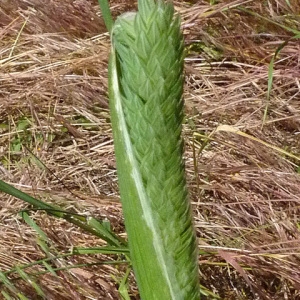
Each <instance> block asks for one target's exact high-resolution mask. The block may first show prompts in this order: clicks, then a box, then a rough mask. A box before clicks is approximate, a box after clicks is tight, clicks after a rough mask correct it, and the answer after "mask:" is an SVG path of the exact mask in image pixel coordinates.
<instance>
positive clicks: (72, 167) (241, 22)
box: [0, 0, 300, 299]
mask: <svg viewBox="0 0 300 300" xmlns="http://www.w3.org/2000/svg"><path fill="white" fill-rule="evenodd" d="M191 2H195V4H187V3H183V2H179V1H175V5H176V9H177V10H178V11H179V13H180V14H181V15H182V18H183V28H184V33H185V38H186V46H187V59H186V89H185V99H186V108H187V117H186V122H185V125H184V136H185V140H186V145H187V146H186V165H187V177H188V180H189V186H190V191H191V200H192V202H193V205H194V212H195V224H196V227H197V232H198V236H199V238H200V245H199V247H200V251H201V256H200V263H201V268H200V272H201V284H202V285H204V286H206V287H207V288H208V289H209V290H211V291H213V292H215V293H216V294H218V295H219V296H220V297H221V299H297V297H299V289H300V272H299V269H298V265H299V252H300V251H299V250H300V249H299V238H300V236H299V227H298V219H297V218H298V215H299V195H300V184H299V183H300V179H299V174H298V173H297V171H299V170H298V169H297V165H299V161H297V160H295V159H290V158H289V157H286V156H284V155H282V153H279V152H278V151H275V150H274V149H272V148H270V147H267V146H264V145H262V144H260V143H259V142H256V141H253V140H250V139H247V138H245V137H242V136H239V135H237V134H233V133H229V132H224V131H220V132H217V133H214V134H213V135H211V136H210V138H211V139H210V140H209V141H208V143H207V145H206V146H205V147H203V148H204V149H202V145H203V143H204V142H207V137H208V136H209V135H210V134H211V133H212V132H214V130H216V128H217V127H218V126H219V125H221V124H227V125H232V126H235V127H237V128H239V129H240V130H241V131H243V132H246V133H248V134H250V135H251V136H254V137H256V138H257V139H260V140H263V141H265V142H267V143H269V144H271V145H275V146H278V147H280V148H284V149H285V150H287V151H288V152H290V153H293V154H295V155H298V156H299V155H300V151H299V146H300V140H299V134H300V133H299V128H300V126H299V123H300V116H299V112H300V106H299V99H300V84H299V77H300V74H299V73H300V71H299V70H300V68H299V51H300V50H299V42H298V40H296V39H291V37H292V36H293V33H291V32H290V31H288V30H286V29H284V28H282V27H280V26H279V25H276V24H275V23H270V22H268V21H266V19H262V18H259V17H257V16H256V17H255V16H254V15H251V14H249V13H248V12H247V11H245V10H239V8H238V7H239V6H240V5H242V6H243V7H244V8H247V9H248V10H249V11H251V12H255V13H257V14H259V15H261V16H263V17H265V18H267V19H268V20H272V21H274V22H277V23H280V24H282V25H285V26H287V27H288V28H294V29H295V28H297V26H298V28H299V20H297V19H295V18H293V14H294V12H296V11H299V10H300V5H299V4H298V1H297V0H294V1H290V3H291V7H289V6H288V4H287V1H283V0H280V1H279V0H272V1H271V0H270V1H268V3H267V4H268V5H266V6H263V5H261V4H258V2H257V1H223V2H221V3H219V4H217V5H215V6H210V5H209V4H208V3H207V1H190V3H191ZM112 7H113V12H114V15H118V14H119V13H121V12H124V11H126V10H129V9H133V8H134V3H133V1H132V2H130V1H112ZM228 7H230V9H227V8H228ZM283 15H286V17H285V18H283V17H282V16H283ZM0 25H1V30H0V45H1V47H0V49H1V50H0V82H1V90H0V96H1V102H0V120H1V122H0V123H1V132H0V139H1V143H0V145H1V146H0V147H1V148H0V149H1V172H2V174H1V179H3V180H5V181H7V182H9V183H12V184H14V185H15V186H16V187H17V188H20V189H22V190H24V191H26V192H28V193H31V194H32V195H34V196H36V197H38V198H41V199H43V200H45V201H49V202H55V203H57V204H60V205H62V206H63V207H64V208H68V209H70V210H72V211H74V212H78V213H85V214H92V215H94V216H96V217H100V218H107V219H109V220H110V221H111V223H112V227H113V228H114V229H115V230H116V231H117V232H119V233H121V234H124V226H123V222H122V214H121V206H120V204H119V202H118V189H117V183H116V180H117V178H116V172H115V162H114V153H113V144H112V134H111V128H110V123H109V110H108V102H107V61H108V52H109V37H108V35H107V34H106V32H105V29H104V25H103V21H102V19H101V14H100V13H99V10H98V5H97V2H96V1H84V3H83V1H71V0H68V1H64V3H62V2H61V1H51V2H49V3H48V4H47V5H44V4H43V2H42V1H40V0H34V1H30V2H28V1H27V2H22V1H19V0H13V1H2V3H1V5H0ZM285 41H288V43H287V44H286V45H285V47H283V48H282V50H281V52H280V55H279V56H278V57H277V59H276V60H275V66H274V73H273V76H274V82H273V86H272V90H271V96H270V101H269V102H268V101H267V87H268V67H269V63H270V61H271V59H272V56H273V55H274V53H275V51H276V50H277V49H278V47H279V46H280V45H281V44H282V43H283V42H285ZM266 105H268V113H267V119H266V122H265V123H264V125H263V116H264V110H265V107H266ZM262 125H263V126H262ZM35 156H36V157H38V159H39V160H40V161H42V162H43V163H44V165H42V164H41V163H39V162H38V160H37V159H36V158H35ZM1 200H2V206H1V214H0V218H1V226H2V227H1V228H2V230H1V234H0V238H1V246H0V261H1V270H2V271H3V270H8V269H10V268H12V267H13V266H15V265H18V264H24V263H28V262H30V261H34V260H37V259H40V258H41V257H44V253H43V252H42V251H41V249H40V248H39V246H38V245H37V242H36V233H35V232H34V231H33V230H32V229H30V228H29V226H28V225H26V224H25V223H24V222H22V221H21V220H20V218H19V217H17V212H18V211H19V210H21V209H24V208H26V207H27V206H26V205H25V204H24V203H22V202H21V201H19V200H16V199H13V198H11V197H8V196H6V195H4V194H2V195H1ZM31 214H32V215H33V216H34V217H35V220H36V221H37V222H38V224H39V225H40V226H41V228H42V229H43V230H45V232H46V233H47V235H48V237H49V240H50V241H51V245H52V246H51V247H52V250H53V253H56V252H60V251H65V250H66V249H70V247H71V246H74V245H76V246H80V245H81V246H83V245H89V246H96V245H101V244H103V243H102V242H101V241H99V240H98V239H96V238H94V237H91V236H90V235H88V234H83V233H82V232H81V231H80V230H78V229H77V228H75V227H73V226H72V225H70V224H67V223H66V222H64V221H60V220H57V219H53V218H51V217H48V216H45V215H44V214H42V213H41V212H32V213H31ZM113 259H114V258H112V257H103V256H101V257H100V256H93V257H79V256H74V257H71V258H65V259H64V260H60V261H58V262H57V265H56V267H61V266H70V265H75V264H80V263H91V262H99V260H113ZM34 271H35V272H36V271H37V269H36V268H35V269H34ZM123 271H124V268H123V267H119V268H115V267H112V266H110V265H101V266H95V267H93V268H76V269H73V270H72V269H70V270H68V271H60V272H59V277H55V276H53V275H51V274H49V273H47V274H44V275H41V276H39V277H38V284H39V285H40V286H41V287H42V288H43V290H44V291H45V293H46V295H47V299H57V297H58V296H59V297H60V299H73V298H76V299H88V297H90V298H92V299H119V296H118V292H117V283H116V281H115V280H114V279H113V278H112V274H114V275H115V276H116V277H117V278H119V277H120V276H121V275H122V272H123ZM131 280H133V279H132V278H131ZM15 283H16V286H17V287H18V288H19V289H20V291H22V292H23V293H24V294H26V293H27V295H29V296H30V295H31V297H33V298H34V296H33V295H34V291H33V289H32V287H30V285H28V284H26V282H24V281H20V280H18V281H16V282H15ZM130 290H131V294H132V296H133V297H136V298H137V296H136V295H137V293H136V288H135V286H134V283H133V281H132V282H131V284H130ZM70 291H71V292H70Z"/></svg>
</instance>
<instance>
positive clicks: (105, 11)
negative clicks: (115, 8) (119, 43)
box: [98, 0, 114, 32]
mask: <svg viewBox="0 0 300 300" xmlns="http://www.w3.org/2000/svg"><path fill="white" fill-rule="evenodd" d="M98 2H99V5H100V8H101V11H102V16H103V19H104V23H105V26H106V28H107V31H108V32H111V29H112V26H113V24H114V21H113V18H112V16H111V12H110V8H109V4H108V0H98Z"/></svg>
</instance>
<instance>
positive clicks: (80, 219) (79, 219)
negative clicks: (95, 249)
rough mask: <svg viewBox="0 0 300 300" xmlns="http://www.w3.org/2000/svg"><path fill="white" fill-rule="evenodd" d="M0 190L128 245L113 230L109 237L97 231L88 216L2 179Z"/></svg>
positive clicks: (109, 238) (53, 214)
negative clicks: (22, 189) (50, 201)
mask: <svg viewBox="0 0 300 300" xmlns="http://www.w3.org/2000/svg"><path fill="white" fill-rule="evenodd" d="M0 191H3V192H4V193H6V194H8V195H11V196H14V197H16V198H18V199H21V200H23V201H25V202H27V203H29V204H31V205H33V206H34V207H35V208H37V209H42V210H44V211H45V212H46V213H47V214H49V215H52V216H55V217H57V218H63V219H65V220H66V221H68V222H70V223H72V224H74V225H77V226H78V227H80V228H81V229H83V230H85V231H87V232H89V233H91V234H93V235H95V236H98V237H100V238H101V239H103V240H104V241H106V242H107V243H109V244H110V242H111V241H112V237H114V238H113V239H114V240H118V241H119V242H120V243H121V244H122V245H123V246H126V242H125V241H124V240H123V239H121V238H119V237H118V236H117V235H116V234H114V233H113V232H110V233H109V237H108V236H107V234H106V235H103V234H102V233H101V232H100V231H99V230H98V231H97V230H96V229H95V228H94V227H92V226H91V225H89V224H87V223H88V221H87V218H86V217H84V216H80V215H78V214H72V213H70V212H68V211H65V210H62V209H60V208H59V207H57V206H54V205H50V204H48V203H45V202H43V201H41V200H38V199H35V198H33V197H31V196H30V195H27V194H26V193H24V192H22V191H20V190H18V189H16V188H15V187H13V186H12V185H10V184H8V183H6V182H4V181H2V180H0ZM105 226H106V225H105ZM105 226H103V228H105ZM106 231H107V230H106Z"/></svg>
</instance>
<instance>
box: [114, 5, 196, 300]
mask: <svg viewBox="0 0 300 300" xmlns="http://www.w3.org/2000/svg"><path fill="white" fill-rule="evenodd" d="M111 39H112V49H111V57H110V76H109V77H110V109H111V120H112V127H113V134H114V144H115V152H116V160H117V170H118V177H119V187H120V193H121V199H122V206H123V212H124V218H125V225H126V230H127V234H128V240H129V247H130V257H131V259H132V264H133V269H134V272H135V276H136V279H137V283H138V287H139V290H140V294H141V298H142V299H144V300H147V299H149V300H150V299H151V300H155V299H159V300H164V299H168V300H169V299H180V300H183V299H186V300H192V299H199V298H200V294H199V282H198V263H197V245H196V238H195V232H194V229H193V224H192V215H191V208H190V203H189V199H188V192H187V187H186V180H185V174H184V164H183V160H182V155H183V141H182V137H181V129H182V120H183V99H182V93H183V80H184V77H183V59H184V43H183V36H182V33H181V31H180V19H179V17H178V16H175V15H174V8H173V6H172V4H171V3H168V2H165V1H153V0H141V1H138V12H137V13H126V14H124V15H122V16H120V17H119V18H118V19H117V21H116V22H115V24H114V25H113V27H112V32H111Z"/></svg>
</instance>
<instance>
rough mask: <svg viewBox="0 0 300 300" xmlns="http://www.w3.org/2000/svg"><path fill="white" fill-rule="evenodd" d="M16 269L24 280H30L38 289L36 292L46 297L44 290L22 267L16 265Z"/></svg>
mask: <svg viewBox="0 0 300 300" xmlns="http://www.w3.org/2000/svg"><path fill="white" fill-rule="evenodd" d="M16 271H17V272H18V274H19V275H20V276H21V278H22V279H23V280H25V281H26V282H28V283H29V284H30V285H31V286H32V287H33V288H34V289H35V291H36V293H37V294H38V295H39V296H41V297H45V294H44V292H43V291H42V289H41V288H40V287H39V285H38V284H37V283H36V282H35V281H34V280H33V279H32V278H31V277H30V276H29V275H28V274H27V273H26V272H24V271H23V270H22V269H21V268H19V267H16Z"/></svg>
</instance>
